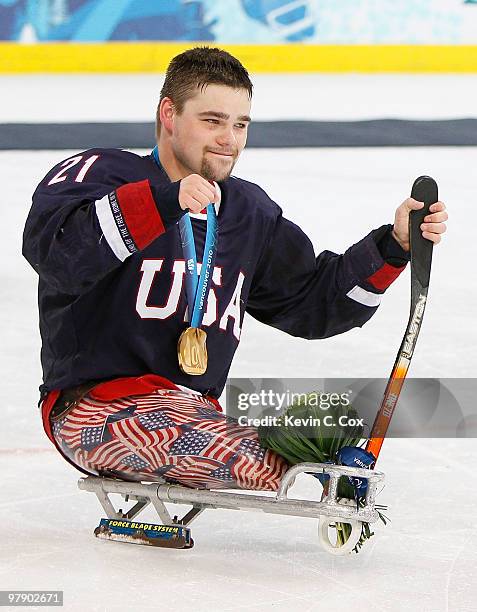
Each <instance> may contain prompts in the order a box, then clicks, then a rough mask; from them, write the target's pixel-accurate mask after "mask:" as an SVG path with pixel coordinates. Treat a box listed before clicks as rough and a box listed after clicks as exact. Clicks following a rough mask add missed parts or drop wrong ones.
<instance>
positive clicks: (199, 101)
mask: <svg viewBox="0 0 477 612" xmlns="http://www.w3.org/2000/svg"><path fill="white" fill-rule="evenodd" d="M162 104H163V105H164V108H163V109H162V111H163V112H164V115H165V117H164V119H165V120H162V115H161V123H163V127H166V128H168V129H167V131H168V135H169V141H170V147H171V151H172V156H173V158H174V162H175V166H176V168H177V171H178V173H180V174H181V175H182V176H181V177H180V178H183V177H184V176H187V175H189V174H200V175H201V176H203V177H204V178H205V179H207V180H209V181H223V180H225V179H226V178H228V177H229V176H230V174H231V172H232V169H233V167H234V166H235V163H236V161H237V159H238V157H239V155H240V153H241V152H242V150H243V148H244V146H245V142H246V140H247V129H248V124H249V122H250V116H249V115H250V105H251V102H250V99H249V96H248V92H247V91H246V90H245V89H238V90H236V89H232V88H231V87H226V86H224V85H208V86H206V87H205V88H204V89H203V90H202V91H201V90H198V91H197V94H196V95H195V96H194V97H193V98H191V99H189V100H187V102H186V103H185V104H184V108H183V110H182V112H181V113H180V114H178V113H177V112H176V111H175V109H174V107H173V106H172V103H171V102H170V100H169V101H168V99H167V98H166V99H164V100H163V101H162Z"/></svg>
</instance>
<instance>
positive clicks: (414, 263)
mask: <svg viewBox="0 0 477 612" xmlns="http://www.w3.org/2000/svg"><path fill="white" fill-rule="evenodd" d="M411 198H414V199H415V200H418V201H419V202H424V208H422V209H421V210H413V211H411V214H410V215H409V241H410V248H411V268H412V271H413V273H414V275H415V278H416V280H417V281H418V282H419V284H420V285H421V287H422V288H427V287H429V277H430V274H431V261H432V247H433V243H432V242H431V241H430V240H427V239H426V238H423V237H422V230H421V224H422V223H423V222H424V217H425V216H426V215H428V214H429V207H430V206H431V204H434V203H435V202H437V201H438V199H439V197H438V190H437V183H436V181H435V180H434V179H433V178H431V177H430V176H420V177H419V178H417V179H416V180H415V181H414V185H413V186H412V190H411Z"/></svg>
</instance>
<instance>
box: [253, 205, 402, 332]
mask: <svg viewBox="0 0 477 612" xmlns="http://www.w3.org/2000/svg"><path fill="white" fill-rule="evenodd" d="M391 229H392V226H390V225H383V226H382V227H380V228H379V229H377V230H373V231H372V232H371V233H370V234H368V235H367V236H366V237H365V238H363V239H362V240H361V241H360V242H358V243H357V244H354V245H353V246H351V247H350V248H349V249H348V250H347V251H346V252H345V253H344V254H342V255H338V254H336V253H333V252H331V251H323V252H322V253H320V255H318V257H316V256H315V253H314V250H313V245H312V244H311V241H310V240H309V238H308V237H307V236H306V234H305V233H304V232H303V231H302V230H301V229H300V228H299V227H298V226H297V225H295V224H294V223H292V222H291V221H288V220H287V219H285V218H284V217H283V216H282V214H281V211H280V213H279V215H278V217H277V219H276V223H275V227H274V230H273V232H272V234H271V237H270V239H269V242H268V244H267V246H266V248H265V250H264V253H263V254H262V256H261V258H260V260H259V264H258V266H257V270H256V273H255V274H254V277H253V280H252V285H251V290H250V294H249V299H248V303H247V308H246V311H247V312H248V313H249V314H250V315H251V316H253V317H254V318H255V319H257V320H259V321H261V322H263V323H266V324H267V325H271V326H272V327H276V328H278V329H280V330H282V331H285V332H287V333H289V334H291V335H292V336H298V337H301V338H306V339H316V338H327V337H329V336H334V335H336V334H340V333H343V332H345V331H348V330H349V329H352V328H353V327H361V326H362V325H363V324H364V323H366V321H368V320H369V319H370V318H371V317H372V315H373V314H374V313H375V312H376V310H377V308H378V306H379V303H380V301H381V297H382V294H383V293H384V292H385V290H386V289H387V288H388V287H389V286H390V285H391V283H392V282H393V281H394V280H395V279H396V278H397V277H398V275H399V274H400V273H401V272H402V270H404V268H405V266H406V254H405V253H404V251H402V253H398V255H399V257H396V255H397V253H396V252H395V251H392V247H391V246H390V245H389V244H388V243H387V239H386V240H385V241H384V245H383V247H382V248H383V249H384V250H387V251H388V252H391V255H392V256H393V257H392V258H391V259H390V261H386V260H385V259H383V255H382V254H381V252H380V249H379V248H378V243H381V240H382V239H383V238H385V237H386V236H387V234H389V233H390V230H391ZM396 264H398V265H396Z"/></svg>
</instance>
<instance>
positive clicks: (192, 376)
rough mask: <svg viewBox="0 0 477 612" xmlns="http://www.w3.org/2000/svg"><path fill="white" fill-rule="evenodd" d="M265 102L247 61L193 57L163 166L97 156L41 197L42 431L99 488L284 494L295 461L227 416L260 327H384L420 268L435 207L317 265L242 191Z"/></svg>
mask: <svg viewBox="0 0 477 612" xmlns="http://www.w3.org/2000/svg"><path fill="white" fill-rule="evenodd" d="M251 97H252V83H251V81H250V79H249V75H248V73H247V71H246V70H245V68H244V67H243V66H242V65H241V63H240V62H239V61H238V60H237V59H235V58H234V57H232V56H231V55H229V54H228V53H226V52H225V51H222V50H219V49H213V48H195V49H191V50H189V51H186V52H185V53H182V54H180V55H178V56H177V57H175V58H174V59H173V60H172V62H171V64H170V66H169V68H168V70H167V74H166V78H165V82H164V86H163V89H162V92H161V96H160V102H159V106H158V109H157V147H156V148H155V149H154V150H153V151H152V153H151V154H150V155H146V156H143V157H141V156H138V155H135V154H133V153H129V152H127V151H122V150H115V149H91V150H89V151H85V152H83V153H79V154H77V155H74V156H72V157H69V158H68V159H66V160H65V161H62V162H60V163H59V164H58V165H57V166H55V167H54V168H53V169H52V170H51V171H50V172H48V174H47V175H46V177H45V178H44V179H43V180H42V181H41V183H40V184H39V186H38V188H37V190H36V191H35V194H34V196H33V206H32V208H31V211H30V214H29V217H28V220H27V223H26V227H25V233H24V247H23V252H24V255H25V257H26V258H27V259H28V261H29V262H30V264H31V265H32V266H33V268H34V269H35V270H36V271H37V273H38V275H39V309H40V331H41V336H42V350H41V360H42V366H43V385H42V386H41V393H42V397H41V401H42V415H43V423H44V427H45V430H46V433H47V434H48V436H49V438H50V439H51V441H52V442H53V443H54V444H55V446H56V447H57V449H58V450H59V451H60V452H61V454H62V455H63V456H64V457H65V458H66V459H67V460H68V461H70V462H71V463H72V464H73V465H75V466H76V467H77V468H78V469H80V470H82V471H84V472H86V473H88V474H95V475H103V476H109V477H117V478H122V479H125V480H153V481H154V480H159V479H162V478H165V479H167V480H168V481H170V482H179V483H181V484H185V485H188V486H193V487H208V488H220V487H226V488H230V487H241V488H246V489H264V490H276V489H277V487H278V485H279V483H280V479H281V477H282V475H283V473H284V471H285V470H286V469H287V467H288V466H287V463H286V461H285V460H284V459H282V458H281V457H280V456H278V455H276V454H275V453H273V452H272V451H270V450H265V449H263V448H261V447H260V445H259V443H258V437H257V432H256V430H255V429H253V428H249V427H240V426H239V425H238V424H237V422H236V421H234V420H233V419H231V418H228V417H226V416H224V415H223V414H222V413H221V409H220V406H219V405H218V402H217V398H218V397H219V396H220V394H221V391H222V389H223V387H224V385H225V381H226V379H227V373H228V371H229V368H230V365H231V362H232V358H233V355H234V353H235V350H236V349H237V346H238V343H239V339H240V331H241V326H242V321H243V317H244V314H245V311H246V312H248V313H249V314H250V315H251V316H253V317H254V318H256V319H258V320H259V321H261V322H263V323H266V324H267V325H271V326H273V327H276V328H278V329H281V330H283V331H285V332H287V333H289V334H291V335H294V336H299V337H302V338H308V339H315V338H326V337H329V336H333V335H335V334H340V333H342V332H345V331H347V330H349V329H351V328H353V327H356V326H362V325H363V324H364V323H365V322H366V321H368V319H370V318H371V316H372V315H373V314H374V313H375V312H376V309H377V306H378V304H379V301H380V298H381V295H382V294H383V293H384V291H385V290H386V288H387V287H388V286H389V285H390V284H391V283H392V282H393V281H394V280H395V279H396V278H397V276H398V275H399V274H400V272H401V271H402V270H403V269H404V267H405V265H406V263H407V261H408V259H409V254H408V250H409V235H408V215H409V212H410V211H411V210H417V209H419V208H421V207H422V206H423V204H422V203H420V202H417V201H415V200H413V199H410V198H408V199H407V200H405V201H404V202H403V203H402V204H401V205H400V206H399V207H398V208H397V210H396V213H395V220H394V225H383V226H382V227H380V228H378V229H376V230H373V231H372V232H371V233H370V234H368V235H367V236H366V237H365V238H363V239H362V240H361V241H360V242H358V243H357V244H355V245H353V246H351V247H350V248H349V249H348V250H347V251H346V252H345V253H344V255H336V254H335V253H331V252H329V251H324V252H322V253H321V254H320V255H319V256H318V257H315V254H314V251H313V247H312V245H311V242H310V240H309V239H308V238H307V236H306V235H305V234H304V233H303V231H302V230H301V229H300V228H299V227H297V226H296V225H295V224H293V223H292V222H291V221H288V220H287V219H285V218H284V217H283V216H282V211H281V209H280V208H279V206H277V204H275V203H274V202H273V201H272V200H271V199H270V198H269V197H268V196H267V194H266V193H265V192H264V191H263V190H262V189H261V188H260V187H258V186H257V185H254V184H252V183H249V182H247V181H245V180H242V179H238V178H235V177H232V176H231V172H232V169H233V167H234V165H235V163H236V161H237V159H238V157H239V155H240V153H241V151H242V149H243V148H244V146H245V142H246V139H247V129H248V126H249V122H250V106H251ZM209 204H213V205H211V206H208V205H209ZM206 207H207V212H205V210H204V209H206ZM446 219H447V213H446V212H445V206H444V204H443V203H442V202H438V203H436V204H434V205H433V206H432V207H431V214H430V215H429V216H428V217H427V218H426V219H425V223H424V224H423V226H422V234H423V236H424V238H427V239H428V240H431V241H433V242H434V243H438V242H439V241H440V239H441V235H442V233H443V232H444V231H445V229H446V228H445V225H444V221H445V220H446ZM215 222H217V226H218V237H217V239H215V234H216V233H217V232H215V233H214V229H213V228H214V224H215ZM193 246H195V254H194V253H193V252H192V251H193V248H192V247H193ZM191 248H192V251H191ZM204 253H205V256H204ZM195 260H197V263H196V261H195ZM201 264H202V265H201ZM204 266H205V267H206V269H204V271H203V268H204Z"/></svg>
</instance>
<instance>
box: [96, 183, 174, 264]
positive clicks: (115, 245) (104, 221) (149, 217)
mask: <svg viewBox="0 0 477 612" xmlns="http://www.w3.org/2000/svg"><path fill="white" fill-rule="evenodd" d="M96 215H97V217H98V221H99V224H100V226H101V230H102V232H103V236H104V238H105V239H106V240H107V242H108V244H109V246H110V247H111V250H112V251H113V253H114V254H115V255H116V257H117V258H118V259H119V260H121V261H124V260H125V259H126V258H127V257H129V256H130V255H132V254H133V253H137V252H138V251H141V250H142V249H144V248H145V247H146V246H147V245H148V244H150V243H151V242H152V241H153V240H155V239H156V238H157V237H158V236H160V235H161V234H163V233H164V231H165V228H164V224H163V222H162V219H161V215H160V214H159V211H158V210H157V206H156V203H155V201H154V198H153V196H152V193H151V188H150V186H149V181H147V180H144V181H139V182H138V183H128V184H126V185H123V186H121V187H119V188H118V189H116V191H113V192H112V193H110V194H108V195H106V196H104V198H102V199H101V200H97V202H96Z"/></svg>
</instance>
